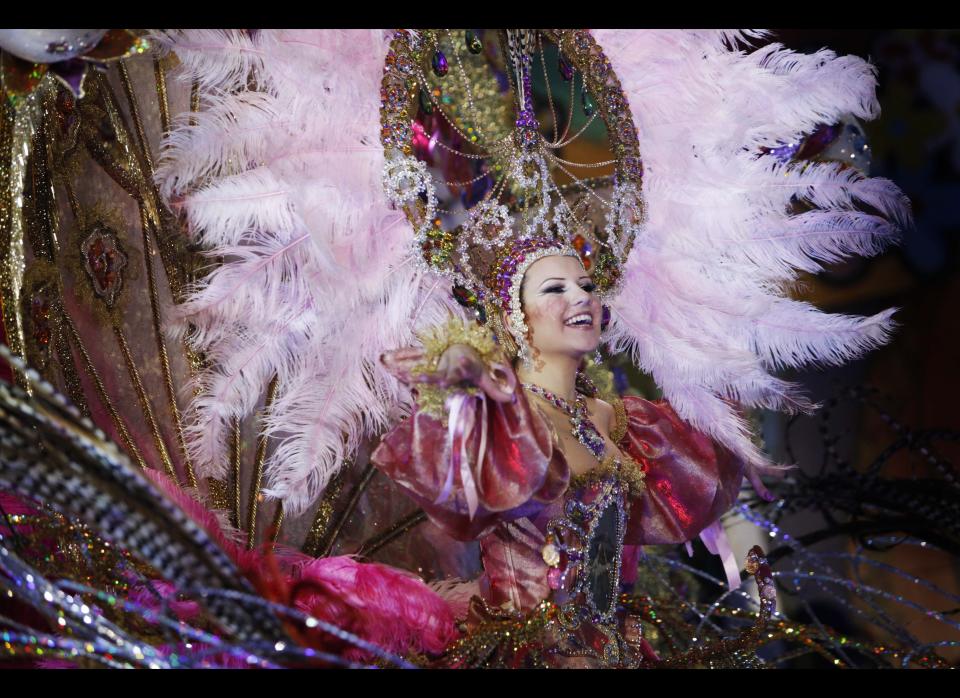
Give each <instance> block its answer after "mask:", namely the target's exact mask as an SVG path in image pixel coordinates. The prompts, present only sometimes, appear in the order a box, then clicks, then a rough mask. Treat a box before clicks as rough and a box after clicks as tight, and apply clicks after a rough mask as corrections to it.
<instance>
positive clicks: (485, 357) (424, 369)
mask: <svg viewBox="0 0 960 698" xmlns="http://www.w3.org/2000/svg"><path fill="white" fill-rule="evenodd" d="M417 339H419V340H420V343H421V344H423V351H424V358H423V361H422V362H421V363H420V364H419V365H417V366H415V367H414V368H413V369H412V370H411V371H410V373H411V375H414V376H417V375H423V374H430V373H436V371H437V366H438V364H439V363H440V358H441V357H442V356H443V353H444V352H445V351H446V350H447V349H449V348H450V347H452V346H453V345H454V344H465V345H467V346H468V347H472V348H473V349H474V350H476V352H477V354H479V355H480V360H481V361H483V363H484V364H486V365H487V366H490V365H491V364H493V363H495V362H498V361H500V362H502V361H503V353H502V352H501V350H500V347H499V346H498V345H497V343H496V342H495V341H494V339H493V335H492V334H491V333H490V331H489V330H488V329H486V328H484V327H481V326H480V325H477V324H474V323H467V322H465V321H464V320H462V319H460V318H457V317H453V316H451V317H450V318H449V319H448V320H447V322H446V324H445V325H439V326H437V327H432V328H430V329H428V330H425V331H424V332H422V333H420V334H418V335H417ZM479 391H480V388H478V387H476V386H451V387H441V386H437V385H431V384H429V383H418V384H417V406H418V407H419V408H420V410H421V411H423V412H426V413H427V414H430V415H432V416H434V417H436V418H437V419H439V420H441V421H442V422H443V423H444V424H446V421H447V408H446V401H447V398H448V397H450V396H451V395H453V394H456V393H467V394H469V395H476V394H477V393H478V392H479Z"/></svg>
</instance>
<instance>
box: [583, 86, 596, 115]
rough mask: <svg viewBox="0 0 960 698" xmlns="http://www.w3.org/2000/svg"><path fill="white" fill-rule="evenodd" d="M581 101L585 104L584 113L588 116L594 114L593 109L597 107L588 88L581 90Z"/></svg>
mask: <svg viewBox="0 0 960 698" xmlns="http://www.w3.org/2000/svg"><path fill="white" fill-rule="evenodd" d="M580 101H581V103H582V104H583V113H584V114H586V115H587V116H592V115H593V110H594V109H596V107H595V106H594V104H593V100H592V99H590V95H589V94H588V93H587V91H586V90H582V91H581V92H580Z"/></svg>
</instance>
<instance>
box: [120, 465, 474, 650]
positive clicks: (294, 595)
mask: <svg viewBox="0 0 960 698" xmlns="http://www.w3.org/2000/svg"><path fill="white" fill-rule="evenodd" d="M146 476H147V477H148V478H149V479H150V480H151V481H152V482H153V484H154V485H156V486H157V487H158V488H159V489H160V490H161V491H162V492H163V493H164V494H165V495H166V496H167V497H168V498H170V499H172V500H173V501H174V502H175V503H176V504H177V505H178V506H179V507H180V508H181V509H182V510H183V511H184V512H185V513H186V514H187V515H188V516H189V517H190V518H191V519H193V521H194V522H195V523H197V525H199V526H201V527H202V528H203V529H204V530H205V531H206V532H207V533H208V534H209V535H210V537H211V538H212V539H213V540H214V541H215V542H216V543H217V544H218V545H219V546H220V547H221V548H222V549H223V550H224V552H226V553H227V554H228V555H229V556H230V558H231V559H233V561H234V562H235V563H236V564H237V566H238V568H239V569H240V571H241V572H243V573H244V574H246V575H247V576H248V577H249V578H250V579H251V581H254V583H257V582H258V581H262V580H268V578H269V574H270V570H271V569H272V567H271V564H269V563H268V562H267V554H268V553H265V552H264V550H262V549H253V550H247V549H246V547H245V546H244V544H243V540H242V538H243V534H242V533H241V532H240V531H237V530H236V529H234V528H231V527H230V526H229V524H228V523H227V522H226V517H225V515H224V514H223V513H220V512H214V511H212V510H210V509H209V508H208V507H207V506H206V505H204V504H203V503H202V502H201V501H200V499H199V496H198V494H197V493H196V492H195V491H192V490H185V489H182V488H181V487H180V486H179V484H178V483H176V482H174V481H173V480H172V479H170V478H169V477H168V476H167V475H165V474H164V473H161V472H158V471H156V470H147V471H146ZM269 556H270V557H271V558H272V559H273V561H275V562H276V563H278V566H279V569H280V570H281V571H282V574H283V577H284V579H285V581H286V585H287V586H289V589H290V591H289V593H290V599H289V601H290V603H291V605H293V606H295V607H297V608H299V609H301V610H303V611H306V612H307V613H310V614H311V615H313V616H315V617H317V618H320V619H322V620H325V621H327V622H329V623H331V624H333V625H336V626H339V627H341V628H343V629H345V630H348V631H349V632H352V633H354V634H356V635H357V636H359V637H361V638H363V639H364V640H367V641H368V642H372V643H374V644H376V645H377V646H379V647H381V648H383V649H386V650H389V651H391V652H395V653H399V654H407V653H409V652H421V653H422V652H429V653H435V654H436V653H439V652H441V651H443V649H444V648H445V647H446V646H447V645H448V644H449V643H450V642H451V641H452V640H453V639H455V638H456V637H457V630H456V625H455V621H454V611H453V609H452V608H451V606H450V605H449V604H448V603H447V602H446V601H445V600H444V598H443V597H442V596H440V595H439V594H437V593H436V592H435V591H434V590H432V589H431V588H430V587H428V586H427V585H426V584H424V582H423V581H422V580H421V579H420V578H419V577H417V576H416V575H413V574H411V573H408V572H404V571H401V570H397V569H394V568H391V567H387V566H386V565H380V564H377V563H360V562H357V561H355V560H354V559H352V558H351V557H349V556H337V557H327V558H312V557H310V556H308V555H305V554H303V553H301V552H299V551H297V550H293V549H291V548H287V547H285V546H278V545H275V546H271V549H270V552H269ZM149 583H150V584H151V585H152V586H153V588H154V592H156V593H150V592H149V590H147V589H146V588H143V587H141V588H138V589H135V590H134V592H133V594H132V595H131V600H135V601H138V602H140V603H143V604H144V605H146V606H148V607H150V606H159V600H158V599H157V598H156V594H157V593H159V594H160V595H161V596H162V597H165V598H168V599H169V605H170V608H171V610H172V611H173V612H174V613H175V614H177V616H178V617H179V618H181V619H183V620H189V619H190V618H192V617H194V616H196V615H197V614H198V613H199V611H200V608H199V605H198V604H196V603H195V602H193V601H189V600H186V601H178V600H176V598H175V593H176V589H175V588H174V587H173V586H171V585H170V584H169V583H167V582H163V581H157V580H153V581H151V582H149ZM273 586H275V584H273ZM346 656H347V657H348V658H350V659H358V660H361V659H364V658H365V653H364V652H363V651H362V650H358V649H351V650H348V651H347V652H346Z"/></svg>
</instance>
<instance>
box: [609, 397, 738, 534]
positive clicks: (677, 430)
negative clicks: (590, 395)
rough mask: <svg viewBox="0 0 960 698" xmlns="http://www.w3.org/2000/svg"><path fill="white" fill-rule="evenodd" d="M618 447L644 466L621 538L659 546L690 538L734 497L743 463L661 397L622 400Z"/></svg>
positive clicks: (710, 521)
mask: <svg viewBox="0 0 960 698" xmlns="http://www.w3.org/2000/svg"><path fill="white" fill-rule="evenodd" d="M623 406H624V409H625V412H626V433H625V434H623V436H622V437H621V438H620V439H619V441H618V445H619V446H620V448H621V450H623V451H625V452H626V453H628V454H629V455H630V456H631V457H632V458H633V459H634V460H635V461H637V463H639V464H640V465H641V467H643V468H645V469H646V485H647V487H646V491H645V492H644V493H643V494H642V495H641V496H639V497H636V498H634V499H632V504H631V509H630V516H629V523H628V524H627V533H626V538H625V541H624V542H625V543H628V544H631V545H659V544H667V543H683V542H685V541H688V540H691V539H692V538H695V537H696V536H697V535H698V534H699V533H700V532H701V531H702V530H703V529H704V528H706V527H707V526H709V525H710V524H711V523H713V522H714V521H716V520H717V519H719V518H720V516H721V515H722V514H723V513H724V512H726V511H727V509H729V508H730V507H731V506H732V505H733V503H734V502H735V501H736V499H737V495H738V493H739V491H740V484H741V482H742V481H743V476H744V472H743V464H742V461H741V460H740V459H738V458H736V457H735V456H734V455H733V454H732V453H730V451H728V450H727V449H725V448H723V447H722V446H720V445H718V444H715V443H714V442H713V441H712V440H710V439H709V438H708V437H706V436H704V435H703V434H701V433H700V432H698V431H697V430H696V429H694V428H693V427H691V426H690V425H688V424H687V423H686V422H684V421H683V420H682V419H680V417H679V416H677V413H676V412H675V411H674V410H673V408H672V407H671V406H670V405H669V404H668V403H666V402H663V401H659V402H650V401H648V400H643V399H641V398H637V397H626V398H624V399H623Z"/></svg>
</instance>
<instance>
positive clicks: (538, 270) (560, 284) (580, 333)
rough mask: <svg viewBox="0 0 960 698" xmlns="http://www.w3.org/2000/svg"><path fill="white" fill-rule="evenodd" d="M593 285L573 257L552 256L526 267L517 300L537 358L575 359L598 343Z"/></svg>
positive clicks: (598, 333)
mask: <svg viewBox="0 0 960 698" xmlns="http://www.w3.org/2000/svg"><path fill="white" fill-rule="evenodd" d="M595 289H596V286H595V285H594V283H593V281H591V280H590V276H589V275H588V274H587V273H586V272H585V271H584V270H583V267H582V266H581V265H580V260H578V259H577V258H576V257H571V256H563V255H554V256H551V257H544V258H543V259H539V260H537V261H536V262H534V263H533V264H531V265H530V268H529V269H527V273H526V274H525V275H524V277H523V288H522V292H521V296H520V297H521V300H522V301H523V310H524V314H525V315H526V320H527V327H529V328H530V332H531V345H532V346H533V347H535V348H536V349H538V350H539V351H540V354H541V355H544V356H549V355H551V354H562V355H566V356H571V357H574V358H577V359H579V358H580V357H582V356H583V355H585V354H588V353H590V352H592V351H594V350H595V349H596V348H597V346H598V345H599V344H600V301H599V299H598V298H597V295H596V291H595Z"/></svg>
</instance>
